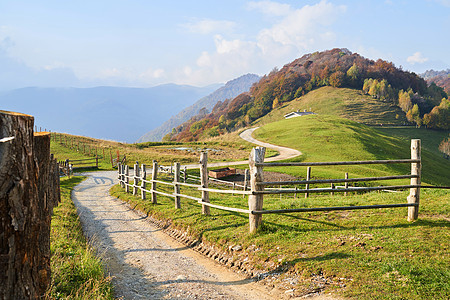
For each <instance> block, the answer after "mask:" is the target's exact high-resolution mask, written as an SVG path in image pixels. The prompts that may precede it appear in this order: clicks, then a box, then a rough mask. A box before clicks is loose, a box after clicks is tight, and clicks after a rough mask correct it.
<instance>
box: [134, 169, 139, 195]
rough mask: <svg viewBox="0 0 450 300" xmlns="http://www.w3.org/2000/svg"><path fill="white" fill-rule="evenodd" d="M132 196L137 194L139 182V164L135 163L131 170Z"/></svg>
mask: <svg viewBox="0 0 450 300" xmlns="http://www.w3.org/2000/svg"><path fill="white" fill-rule="evenodd" d="M133 173H134V176H133V195H137V194H138V180H139V178H138V177H139V162H137V161H136V163H135V164H134V168H133Z"/></svg>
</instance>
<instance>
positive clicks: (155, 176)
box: [152, 160, 158, 204]
mask: <svg viewBox="0 0 450 300" xmlns="http://www.w3.org/2000/svg"><path fill="white" fill-rule="evenodd" d="M157 179H158V163H157V162H156V160H154V161H153V169H152V203H153V204H156V203H158V201H157V199H156V193H155V191H156V182H155V180H157Z"/></svg>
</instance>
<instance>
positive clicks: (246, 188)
mask: <svg viewBox="0 0 450 300" xmlns="http://www.w3.org/2000/svg"><path fill="white" fill-rule="evenodd" d="M264 156H265V148H264V147H256V148H254V149H253V150H252V152H251V154H250V158H249V169H248V170H246V171H245V179H244V184H243V185H242V184H237V183H235V182H230V181H226V180H220V179H215V178H209V177H208V170H207V153H206V152H202V153H201V156H200V176H194V175H192V174H188V173H187V170H186V167H185V168H184V170H181V166H180V164H179V163H175V164H174V166H160V165H158V163H157V162H156V161H153V166H152V170H151V174H149V175H151V177H150V178H147V170H146V166H145V165H142V167H141V168H139V164H138V162H136V164H135V165H134V168H133V174H131V173H130V168H129V167H128V166H127V165H124V164H122V163H120V162H119V163H118V178H119V183H120V185H121V186H122V187H124V188H125V190H126V192H129V191H130V187H131V188H132V189H133V194H136V195H137V194H138V193H139V190H140V193H141V197H142V199H146V195H147V193H149V194H151V201H152V203H154V204H156V203H157V195H162V196H166V197H171V198H174V200H175V201H174V202H175V208H181V200H180V199H181V198H186V199H189V200H193V201H196V202H197V203H198V204H200V205H201V206H202V214H205V215H209V214H210V210H209V209H210V207H212V208H216V209H220V210H225V211H231V212H237V213H245V214H248V215H249V230H250V232H255V231H256V229H257V228H258V227H259V226H260V225H261V224H262V215H264V214H283V213H299V212H316V211H339V210H361V209H383V208H397V207H406V208H408V221H413V220H416V219H417V217H418V209H419V196H420V188H435V187H433V186H421V154H420V140H411V159H394V160H368V161H342V162H298V163H297V162H288V163H277V162H275V163H264ZM80 161H82V160H80ZM406 163H408V164H411V173H410V174H405V175H391V176H380V177H363V178H348V173H345V178H331V179H311V167H312V166H342V165H372V164H406ZM279 166H290V167H303V166H306V167H308V168H307V174H306V175H307V176H306V180H293V181H276V182H275V181H266V182H265V181H263V180H262V179H263V169H264V167H279ZM158 173H164V174H168V175H169V176H164V177H165V179H164V178H163V179H159V178H158ZM181 175H182V176H181ZM167 178H168V179H167ZM400 179H409V180H410V183H409V184H404V185H386V186H368V187H364V186H362V187H356V186H349V184H350V183H355V184H356V183H358V182H377V181H386V180H400ZM130 180H132V181H133V182H132V183H130ZM168 180H169V181H168ZM187 181H191V182H192V181H194V182H196V183H195V184H194V183H188V182H187ZM209 183H211V184H212V183H215V184H216V185H228V186H229V188H228V189H218V188H212V187H209V186H208V184H209ZM336 183H344V184H345V185H344V186H335V184H336ZM313 184H319V185H321V184H322V185H323V184H330V185H331V187H316V188H313V187H311V185H313ZM292 185H303V186H304V188H301V189H300V188H298V187H295V188H283V187H282V186H292ZM160 186H164V187H165V188H164V191H161V190H158V187H160ZM268 186H277V187H275V188H269V187H268ZM180 187H188V188H192V189H194V191H197V192H199V193H201V196H199V197H197V196H192V195H186V194H184V193H182V192H181V191H180ZM231 187H232V189H231ZM236 188H238V189H236ZM239 188H240V189H239ZM443 188H448V187H443ZM168 189H169V190H170V189H173V192H170V191H167V190H168ZM404 189H409V190H410V193H409V196H408V197H407V203H399V204H376V205H358V206H333V207H307V208H292V209H269V210H268V209H266V210H265V209H264V208H263V199H264V195H277V194H279V195H280V197H281V195H282V194H294V198H296V196H297V194H303V193H304V194H305V198H307V197H308V196H309V194H313V193H322V194H323V193H325V194H328V193H329V194H330V195H334V193H344V195H348V193H351V192H353V193H357V192H371V191H390V192H392V191H395V190H404ZM209 193H220V194H236V195H242V196H243V197H245V196H248V209H242V208H235V207H228V206H225V205H218V204H213V203H210V199H209Z"/></svg>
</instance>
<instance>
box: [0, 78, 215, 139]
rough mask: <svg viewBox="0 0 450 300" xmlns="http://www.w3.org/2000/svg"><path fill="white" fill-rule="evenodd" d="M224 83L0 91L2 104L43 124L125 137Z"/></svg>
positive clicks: (0, 106)
mask: <svg viewBox="0 0 450 300" xmlns="http://www.w3.org/2000/svg"><path fill="white" fill-rule="evenodd" d="M217 88H218V85H211V86H207V87H202V88H199V87H193V86H186V85H176V84H165V85H159V86H156V87H151V88H123V87H94V88H34V87H30V88H21V89H15V90H11V91H7V92H2V93H0V109H1V110H9V111H16V112H21V113H26V114H30V115H33V116H34V117H35V124H36V125H37V126H38V127H42V128H46V129H49V130H51V131H58V132H66V133H71V134H76V135H84V136H90V137H94V138H103V139H109V140H115V141H122V142H134V141H136V139H137V138H138V137H140V136H142V134H143V133H144V132H146V131H148V130H149V128H154V127H156V126H158V125H159V124H161V123H162V122H163V121H164V120H167V119H168V118H169V117H171V116H173V115H174V114H176V113H178V112H179V111H180V110H182V109H183V108H185V107H188V106H189V105H192V104H193V103H194V102H195V101H196V100H197V99H199V98H201V97H203V96H205V95H208V94H210V93H211V92H212V91H214V90H216V89H217Z"/></svg>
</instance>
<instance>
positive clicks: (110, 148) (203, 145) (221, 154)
mask: <svg viewBox="0 0 450 300" xmlns="http://www.w3.org/2000/svg"><path fill="white" fill-rule="evenodd" d="M54 135H56V136H57V138H56V140H57V141H55V138H52V142H51V150H52V153H54V155H55V157H56V158H57V159H58V160H65V159H66V158H70V159H79V158H92V157H95V155H94V154H91V156H89V155H88V154H87V153H86V154H83V153H82V152H83V149H89V148H91V149H92V153H95V149H97V153H98V155H99V157H100V159H99V164H100V166H99V168H100V169H112V168H111V162H110V156H111V155H112V156H113V158H115V157H117V151H119V153H120V158H121V159H122V158H123V156H124V155H126V157H127V162H128V163H134V162H135V161H139V163H144V164H147V165H151V164H152V161H153V160H156V161H158V163H159V164H163V165H168V164H171V163H173V162H180V163H182V164H187V163H196V162H198V157H199V156H200V152H201V151H204V150H205V149H215V150H219V151H210V152H209V160H210V161H235V160H243V159H247V158H248V155H249V153H250V150H251V148H252V145H251V144H250V143H247V142H245V141H243V140H241V139H239V138H238V137H235V138H234V139H226V140H224V139H220V138H218V139H210V140H208V141H202V142H195V143H185V144H165V143H142V144H123V143H117V142H112V141H104V140H98V139H92V138H86V137H80V136H72V135H66V134H59V133H54ZM60 135H62V136H63V138H62V140H63V142H64V141H65V140H66V139H65V138H64V137H65V136H67V140H68V143H67V145H64V143H60V142H59V141H60V138H59V136H60ZM72 139H73V140H74V142H73V145H74V146H73V147H72V142H71V140H72ZM78 142H79V144H80V146H79V149H80V150H79V151H78V150H77V144H78ZM84 144H85V145H87V146H86V147H85V148H84V147H83V146H82V145H84ZM176 148H189V151H187V150H177V149H176ZM86 151H87V150H86ZM103 153H105V157H102V156H103Z"/></svg>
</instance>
